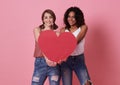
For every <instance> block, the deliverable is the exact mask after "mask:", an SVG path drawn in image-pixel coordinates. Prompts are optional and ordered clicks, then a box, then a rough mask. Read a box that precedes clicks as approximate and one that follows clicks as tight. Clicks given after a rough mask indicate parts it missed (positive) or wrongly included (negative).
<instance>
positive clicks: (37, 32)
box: [33, 27, 40, 42]
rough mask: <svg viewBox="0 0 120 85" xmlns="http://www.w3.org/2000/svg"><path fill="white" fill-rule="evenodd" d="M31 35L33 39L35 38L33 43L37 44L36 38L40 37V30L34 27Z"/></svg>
mask: <svg viewBox="0 0 120 85" xmlns="http://www.w3.org/2000/svg"><path fill="white" fill-rule="evenodd" d="M33 34H34V38H35V41H36V42H38V38H39V35H40V28H38V27H36V28H34V29H33Z"/></svg>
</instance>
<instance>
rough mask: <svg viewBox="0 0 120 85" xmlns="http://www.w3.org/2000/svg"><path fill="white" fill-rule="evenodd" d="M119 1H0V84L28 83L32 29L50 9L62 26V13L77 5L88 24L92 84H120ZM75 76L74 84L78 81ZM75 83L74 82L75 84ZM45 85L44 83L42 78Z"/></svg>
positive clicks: (30, 72)
mask: <svg viewBox="0 0 120 85" xmlns="http://www.w3.org/2000/svg"><path fill="white" fill-rule="evenodd" d="M119 3H120V1H119V0H0V39H1V40H0V85H30V83H31V77H32V73H33V64H34V58H33V51H34V37H33V28H34V27H36V26H38V25H39V24H41V13H42V12H43V11H44V10H45V9H47V8H50V9H52V10H54V12H55V13H56V16H57V21H56V23H57V24H58V25H59V26H60V27H62V26H63V21H62V20H63V14H64V12H65V10H66V9H67V8H69V7H71V6H78V7H80V8H81V9H82V10H83V12H84V15H85V20H86V23H87V25H88V27H89V30H88V33H87V35H86V44H85V55H86V57H85V58H86V64H87V67H88V70H89V73H90V76H91V79H92V81H93V83H94V85H120V39H119V38H118V37H120V33H119V32H120V9H119V8H120V5H119ZM76 79H77V78H76V76H75V78H74V80H73V83H74V85H77V84H78V80H76ZM75 83H76V84H75ZM45 85H48V81H46V83H45Z"/></svg>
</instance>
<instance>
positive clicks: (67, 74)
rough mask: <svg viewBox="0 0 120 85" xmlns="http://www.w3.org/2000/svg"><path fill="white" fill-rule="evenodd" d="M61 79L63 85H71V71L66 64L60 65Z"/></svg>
mask: <svg viewBox="0 0 120 85" xmlns="http://www.w3.org/2000/svg"><path fill="white" fill-rule="evenodd" d="M61 77H62V83H63V85H72V69H71V68H70V67H69V65H68V64H67V63H66V62H63V63H62V64H61Z"/></svg>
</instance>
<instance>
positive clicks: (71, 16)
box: [67, 11, 76, 26]
mask: <svg viewBox="0 0 120 85" xmlns="http://www.w3.org/2000/svg"><path fill="white" fill-rule="evenodd" d="M67 21H68V23H69V25H70V26H74V25H76V19H75V13H74V12H73V11H71V12H70V13H69V14H68V18H67Z"/></svg>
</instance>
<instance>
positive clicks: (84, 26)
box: [80, 25, 88, 30]
mask: <svg viewBox="0 0 120 85" xmlns="http://www.w3.org/2000/svg"><path fill="white" fill-rule="evenodd" d="M80 28H81V29H84V30H88V26H87V25H82V26H81V27H80Z"/></svg>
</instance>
